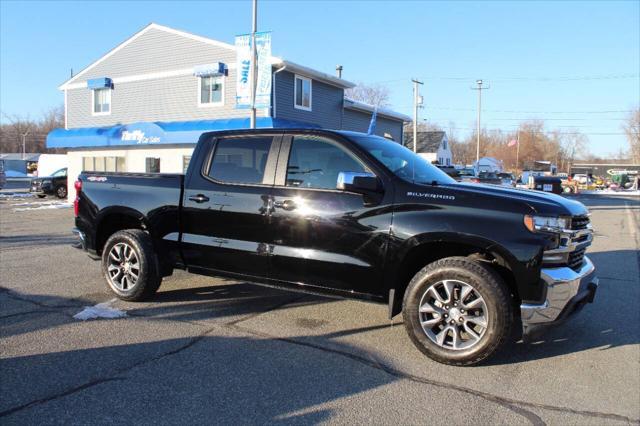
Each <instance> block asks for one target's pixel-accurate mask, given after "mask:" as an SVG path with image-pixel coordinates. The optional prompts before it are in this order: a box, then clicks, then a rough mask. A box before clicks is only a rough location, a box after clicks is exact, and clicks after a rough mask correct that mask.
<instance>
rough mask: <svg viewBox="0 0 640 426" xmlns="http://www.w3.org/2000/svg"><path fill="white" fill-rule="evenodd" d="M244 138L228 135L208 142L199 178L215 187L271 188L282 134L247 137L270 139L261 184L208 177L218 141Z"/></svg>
mask: <svg viewBox="0 0 640 426" xmlns="http://www.w3.org/2000/svg"><path fill="white" fill-rule="evenodd" d="M243 137H244V138H246V137H247V135H229V136H224V137H220V138H217V137H213V138H211V140H210V141H209V144H208V145H209V146H208V147H207V149H208V152H207V156H206V160H205V161H203V162H202V168H201V169H200V177H201V178H202V179H204V180H206V181H209V182H213V183H215V184H217V185H226V186H273V185H274V184H273V183H270V182H274V180H275V174H276V171H275V169H276V166H275V164H276V161H277V158H278V153H279V151H280V144H281V141H282V134H269V133H267V134H253V135H250V136H248V137H257V138H259V137H272V141H271V147H270V148H269V152H268V154H267V155H268V157H267V164H266V166H265V169H264V176H263V177H262V182H261V183H242V182H224V181H221V180H217V179H214V178H212V177H211V176H209V171H210V170H211V166H212V165H213V157H214V156H215V152H216V149H217V148H218V139H231V138H243Z"/></svg>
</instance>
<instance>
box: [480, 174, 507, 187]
mask: <svg viewBox="0 0 640 426" xmlns="http://www.w3.org/2000/svg"><path fill="white" fill-rule="evenodd" d="M476 183H488V184H491V185H500V184H502V179H500V177H499V176H498V174H497V173H494V172H480V174H479V175H478V180H477V182H476Z"/></svg>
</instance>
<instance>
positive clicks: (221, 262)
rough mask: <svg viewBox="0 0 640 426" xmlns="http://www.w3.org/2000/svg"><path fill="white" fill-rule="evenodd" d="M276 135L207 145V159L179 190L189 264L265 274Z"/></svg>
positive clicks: (251, 273) (183, 237) (187, 261)
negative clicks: (181, 192) (182, 203)
mask: <svg viewBox="0 0 640 426" xmlns="http://www.w3.org/2000/svg"><path fill="white" fill-rule="evenodd" d="M279 139H280V138H279V137H275V139H274V137H273V135H269V136H243V137H229V138H222V139H218V140H216V141H213V142H212V143H211V145H212V146H211V149H210V151H211V152H212V154H209V155H210V160H209V161H208V162H207V163H208V164H206V165H205V166H204V167H203V169H202V170H198V171H194V172H193V173H192V174H191V176H190V182H189V184H188V186H187V188H186V189H185V193H184V207H183V215H182V217H183V234H182V241H183V255H184V258H185V261H186V263H187V265H188V266H189V267H197V268H205V269H211V270H220V271H225V272H231V273H237V274H243V275H251V276H258V277H266V275H267V274H268V258H267V256H268V250H267V246H266V244H265V242H266V232H267V229H266V224H267V213H268V206H269V203H270V198H269V197H270V195H271V190H272V184H273V179H274V173H275V161H276V156H277V153H278V149H279Z"/></svg>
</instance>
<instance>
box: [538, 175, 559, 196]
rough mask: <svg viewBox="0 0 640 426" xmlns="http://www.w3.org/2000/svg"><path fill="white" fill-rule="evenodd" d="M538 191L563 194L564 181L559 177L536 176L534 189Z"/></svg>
mask: <svg viewBox="0 0 640 426" xmlns="http://www.w3.org/2000/svg"><path fill="white" fill-rule="evenodd" d="M532 189H535V190H537V191H544V192H551V193H553V194H562V192H563V188H562V179H560V178H559V177H558V176H535V177H534V178H533V188H532Z"/></svg>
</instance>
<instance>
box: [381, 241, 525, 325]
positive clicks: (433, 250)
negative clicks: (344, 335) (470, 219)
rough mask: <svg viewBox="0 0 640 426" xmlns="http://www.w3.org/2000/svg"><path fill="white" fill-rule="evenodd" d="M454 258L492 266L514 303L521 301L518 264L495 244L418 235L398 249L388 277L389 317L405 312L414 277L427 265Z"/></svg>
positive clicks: (507, 252)
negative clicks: (410, 282)
mask: <svg viewBox="0 0 640 426" xmlns="http://www.w3.org/2000/svg"><path fill="white" fill-rule="evenodd" d="M452 256H467V257H472V258H474V259H476V260H478V261H481V262H483V263H484V264H486V265H489V266H490V267H491V268H492V269H493V270H494V271H495V272H497V273H498V274H499V275H500V277H501V278H502V279H503V280H504V281H505V283H506V284H507V285H508V286H509V289H510V290H511V292H512V294H513V296H514V300H516V301H517V300H519V298H520V297H519V294H518V286H517V282H516V269H517V267H518V262H517V260H516V259H515V257H514V256H513V255H511V253H509V251H508V250H507V249H506V248H504V247H502V246H501V245H499V244H497V243H496V242H494V241H491V240H488V239H486V238H483V237H479V236H473V235H458V234H454V233H451V234H449V233H438V234H433V235H424V236H417V237H414V238H412V239H411V241H410V242H409V243H408V244H406V245H405V247H404V248H402V249H400V250H399V255H398V256H397V257H396V258H395V261H394V262H392V264H393V265H395V267H394V268H392V270H391V272H390V273H389V274H388V275H387V280H389V300H388V303H389V318H393V317H394V316H396V315H398V314H399V313H400V312H402V300H403V298H404V293H405V291H406V289H407V286H408V284H409V281H411V278H412V277H413V276H414V275H415V274H416V273H417V272H418V271H419V270H420V269H422V268H423V267H425V266H426V265H428V264H430V263H432V262H435V261H437V260H440V259H444V258H446V257H452Z"/></svg>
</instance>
